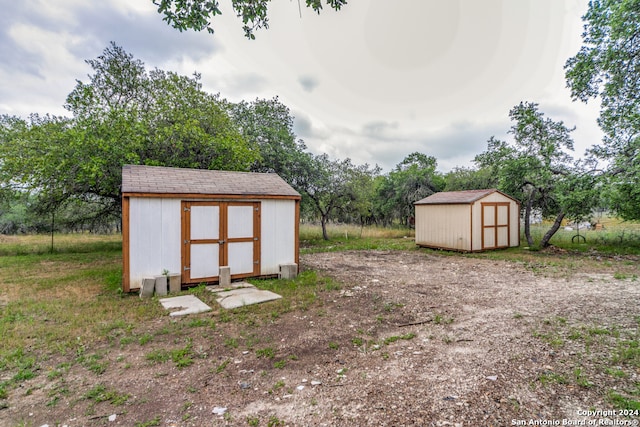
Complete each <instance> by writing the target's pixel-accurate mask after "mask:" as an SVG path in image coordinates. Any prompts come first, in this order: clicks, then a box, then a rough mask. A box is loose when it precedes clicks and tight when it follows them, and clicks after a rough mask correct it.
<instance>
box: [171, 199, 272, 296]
mask: <svg viewBox="0 0 640 427" xmlns="http://www.w3.org/2000/svg"><path fill="white" fill-rule="evenodd" d="M182 236H183V239H182V240H183V250H182V270H183V274H182V282H183V283H185V284H190V283H191V284H192V283H202V282H214V281H217V280H218V278H219V275H220V267H221V266H229V267H230V270H231V278H234V279H235V278H241V277H249V276H258V275H259V274H260V244H259V243H260V203H259V202H258V203H235V202H233V203H232V202H182Z"/></svg>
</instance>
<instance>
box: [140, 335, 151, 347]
mask: <svg viewBox="0 0 640 427" xmlns="http://www.w3.org/2000/svg"><path fill="white" fill-rule="evenodd" d="M151 340H153V335H151V334H143V335H142V336H140V337H139V338H138V344H140V345H145V344H148V343H149V342H151Z"/></svg>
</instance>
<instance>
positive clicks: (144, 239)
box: [129, 197, 181, 289]
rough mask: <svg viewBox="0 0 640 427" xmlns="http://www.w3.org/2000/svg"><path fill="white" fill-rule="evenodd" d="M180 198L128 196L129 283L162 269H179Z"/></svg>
mask: <svg viewBox="0 0 640 427" xmlns="http://www.w3.org/2000/svg"><path fill="white" fill-rule="evenodd" d="M179 225H180V200H177V199H162V198H135V197H134V198H131V199H130V201H129V286H130V288H131V289H138V288H139V287H140V283H141V281H142V279H143V278H144V277H150V276H156V275H160V274H162V272H163V271H164V270H165V269H166V270H169V272H171V273H179V272H180V269H181V258H180V248H181V244H180V243H181V242H180V238H181V237H180V226H179Z"/></svg>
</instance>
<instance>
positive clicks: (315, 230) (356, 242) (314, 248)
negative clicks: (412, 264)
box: [300, 224, 417, 253]
mask: <svg viewBox="0 0 640 427" xmlns="http://www.w3.org/2000/svg"><path fill="white" fill-rule="evenodd" d="M327 234H328V235H329V240H324V239H323V238H322V228H321V227H320V225H310V224H302V225H301V226H300V252H301V253H314V252H335V251H347V250H375V249H378V250H416V249H417V247H416V245H415V241H414V230H412V229H408V228H382V227H364V228H361V227H357V226H353V225H336V224H329V225H327Z"/></svg>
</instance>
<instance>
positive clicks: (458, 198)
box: [414, 188, 508, 205]
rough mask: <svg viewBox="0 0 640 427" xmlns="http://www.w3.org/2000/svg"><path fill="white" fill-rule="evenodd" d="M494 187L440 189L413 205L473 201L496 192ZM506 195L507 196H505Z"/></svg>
mask: <svg viewBox="0 0 640 427" xmlns="http://www.w3.org/2000/svg"><path fill="white" fill-rule="evenodd" d="M496 191H498V190H496V189H495V188H489V189H487V190H464V191H442V192H440V193H434V194H432V195H430V196H429V197H425V198H424V199H422V200H418V201H417V202H415V203H414V204H415V205H446V204H463V203H473V202H475V201H476V200H478V199H481V198H483V197H485V196H488V195H489V194H491V193H493V192H496ZM507 197H508V196H507Z"/></svg>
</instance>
